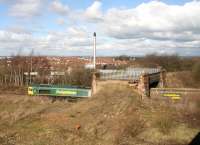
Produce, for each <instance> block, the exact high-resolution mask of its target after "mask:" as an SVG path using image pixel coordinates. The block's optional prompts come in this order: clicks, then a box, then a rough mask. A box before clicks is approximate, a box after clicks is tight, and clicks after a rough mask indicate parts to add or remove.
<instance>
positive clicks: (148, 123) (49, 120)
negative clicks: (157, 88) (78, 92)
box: [0, 83, 200, 145]
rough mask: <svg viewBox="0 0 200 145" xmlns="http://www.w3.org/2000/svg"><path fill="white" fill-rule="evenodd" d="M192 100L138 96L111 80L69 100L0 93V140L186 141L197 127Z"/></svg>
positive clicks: (35, 143) (58, 143)
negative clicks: (187, 103)
mask: <svg viewBox="0 0 200 145" xmlns="http://www.w3.org/2000/svg"><path fill="white" fill-rule="evenodd" d="M196 106H197V107H196V108H195V109H192V110H188V109H187V108H184V107H182V108H177V107H175V106H173V105H166V104H160V103H158V102H153V101H150V100H140V97H139V96H138V94H137V93H136V92H135V91H134V90H133V89H132V88H129V87H128V86H127V85H125V84H121V85H119V84H112V83H107V84H104V87H101V88H100V90H99V91H98V93H97V94H96V95H95V96H94V97H93V98H91V99H84V100H77V101H73V102H70V101H67V100H64V101H60V100H57V101H55V102H52V100H51V99H49V98H45V97H43V98H42V97H30V96H26V95H16V94H15V95H14V94H1V95H0V144H1V145H187V144H188V143H189V142H190V141H191V140H192V139H193V137H194V136H195V135H196V134H197V133H198V131H199V129H200V116H199V111H200V104H197V105H196Z"/></svg>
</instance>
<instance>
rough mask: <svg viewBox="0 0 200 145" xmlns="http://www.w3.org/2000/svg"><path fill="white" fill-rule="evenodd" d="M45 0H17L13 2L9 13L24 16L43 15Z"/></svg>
mask: <svg viewBox="0 0 200 145" xmlns="http://www.w3.org/2000/svg"><path fill="white" fill-rule="evenodd" d="M43 2H44V1H43ZM43 2H42V1H41V0H16V1H14V3H12V4H11V6H10V8H9V14H10V15H11V16H15V17H24V18H30V17H33V16H38V15H41V14H42V5H43Z"/></svg>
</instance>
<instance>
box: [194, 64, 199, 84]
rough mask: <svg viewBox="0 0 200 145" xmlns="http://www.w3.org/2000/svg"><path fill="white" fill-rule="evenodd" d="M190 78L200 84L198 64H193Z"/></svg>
mask: <svg viewBox="0 0 200 145" xmlns="http://www.w3.org/2000/svg"><path fill="white" fill-rule="evenodd" d="M192 77H193V79H194V81H195V82H196V83H198V84H200V63H199V62H198V63H196V64H194V66H193V67H192Z"/></svg>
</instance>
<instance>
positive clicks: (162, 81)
mask: <svg viewBox="0 0 200 145" xmlns="http://www.w3.org/2000/svg"><path fill="white" fill-rule="evenodd" d="M159 87H160V88H165V87H166V70H165V69H161V71H160V82H159Z"/></svg>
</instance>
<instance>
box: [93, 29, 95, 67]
mask: <svg viewBox="0 0 200 145" xmlns="http://www.w3.org/2000/svg"><path fill="white" fill-rule="evenodd" d="M93 36H94V46H93V67H94V69H96V32H94V35H93Z"/></svg>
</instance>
